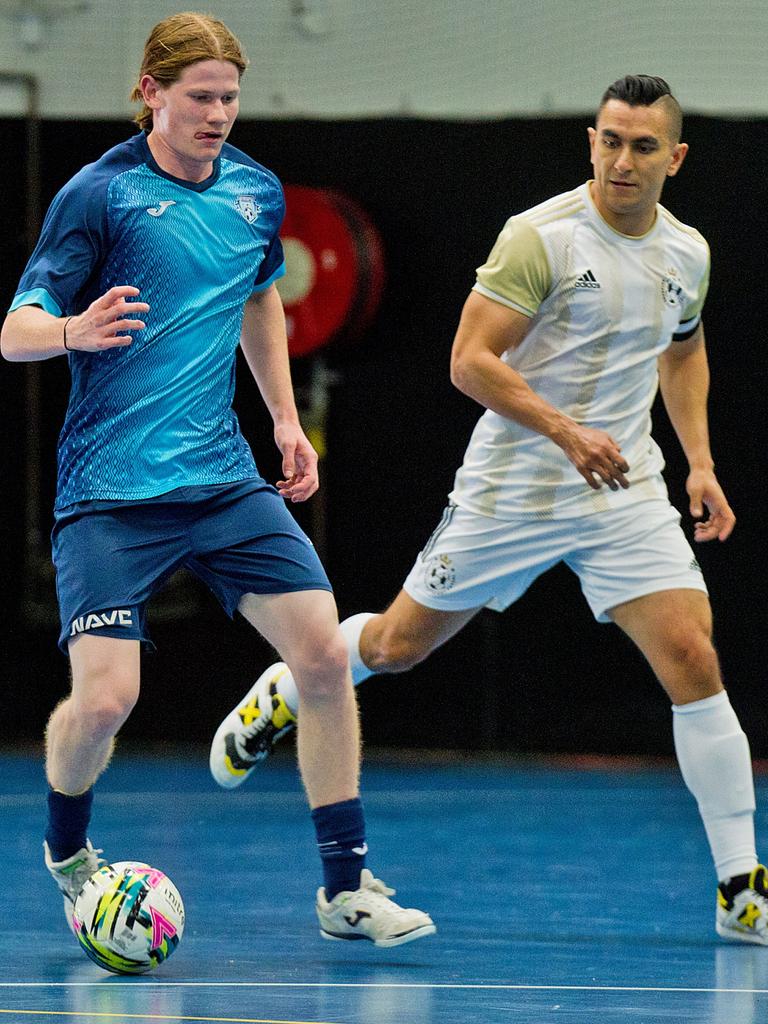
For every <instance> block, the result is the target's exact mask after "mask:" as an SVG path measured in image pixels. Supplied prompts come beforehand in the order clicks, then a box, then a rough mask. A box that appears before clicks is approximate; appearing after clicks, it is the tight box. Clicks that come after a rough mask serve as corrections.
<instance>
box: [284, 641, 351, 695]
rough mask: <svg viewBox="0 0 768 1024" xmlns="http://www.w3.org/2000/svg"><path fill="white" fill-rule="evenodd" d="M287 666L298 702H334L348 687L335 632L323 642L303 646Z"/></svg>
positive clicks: (344, 648)
mask: <svg viewBox="0 0 768 1024" xmlns="http://www.w3.org/2000/svg"><path fill="white" fill-rule="evenodd" d="M286 660H287V659H286ZM289 665H290V667H291V671H292V672H293V675H294V679H295V680H296V688H297V689H298V691H299V697H300V699H301V700H302V702H303V701H305V700H310V701H316V702H323V701H327V700H336V699H338V698H339V696H340V695H341V694H342V693H343V691H344V689H345V688H346V687H347V686H348V685H349V682H348V679H347V675H348V668H349V656H348V653H347V646H346V644H345V643H344V638H343V636H342V635H341V633H340V632H339V631H338V630H337V631H336V632H334V633H333V634H332V635H331V636H330V637H328V638H327V639H326V640H325V641H324V642H312V643H308V644H306V645H305V648H304V650H302V651H300V652H298V653H297V654H295V655H294V656H293V657H292V658H291V661H290V662H289Z"/></svg>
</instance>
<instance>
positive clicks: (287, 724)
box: [208, 661, 296, 789]
mask: <svg viewBox="0 0 768 1024" xmlns="http://www.w3.org/2000/svg"><path fill="white" fill-rule="evenodd" d="M287 671H288V666H287V665H286V664H285V663H284V662H282V661H279V662H278V663H277V664H276V665H270V667H269V668H268V669H267V670H266V671H265V672H262V674H261V675H260V676H259V678H258V679H257V680H256V682H255V683H254V684H253V686H252V687H251V689H250V690H249V691H248V693H246V695H245V697H243V699H242V700H241V701H240V703H239V704H238V705H237V707H236V708H234V709H233V710H232V711H230V713H229V714H228V715H227V717H226V718H225V719H224V721H223V722H222V723H221V725H220V726H219V728H218V729H217V730H216V735H215V736H214V737H213V742H212V743H211V754H210V758H209V762H208V763H209V765H210V768H211V775H212V776H213V777H214V779H215V780H216V782H218V784H219V785H220V786H223V787H224V789H235V788H236V787H237V786H241V785H242V784H243V783H244V782H245V780H246V779H247V778H248V776H249V775H250V774H251V772H252V771H253V769H254V768H255V767H256V765H257V764H259V763H260V762H261V761H264V760H265V759H266V758H267V757H269V755H270V754H271V753H272V748H273V746H274V744H275V743H276V742H277V741H278V740H279V739H280V737H281V736H285V734H286V733H288V732H290V731H291V729H293V728H294V726H295V725H296V716H295V715H294V714H293V712H292V711H291V709H290V708H289V707H288V705H287V704H286V703H285V701H284V700H283V697H282V695H281V694H279V693H278V692H277V684H278V683H279V681H280V678H281V676H283V675H285V673H286V672H287Z"/></svg>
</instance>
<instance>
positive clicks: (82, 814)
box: [45, 789, 93, 861]
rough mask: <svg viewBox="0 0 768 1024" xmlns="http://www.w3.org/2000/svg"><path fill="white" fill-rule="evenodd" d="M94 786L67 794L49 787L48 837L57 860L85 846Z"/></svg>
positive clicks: (63, 858)
mask: <svg viewBox="0 0 768 1024" xmlns="http://www.w3.org/2000/svg"><path fill="white" fill-rule="evenodd" d="M92 803H93V790H92V789H87V790H86V791H85V793H81V794H80V795H79V796H67V794H66V793H59V792H58V791H57V790H55V789H49V790H48V829H47V831H46V833H45V841H46V842H47V843H48V848H49V849H50V851H51V857H52V858H53V860H54V861H60V860H67V859H68V858H69V857H71V856H72V854H73V853H77V851H78V850H81V849H82V848H83V847H84V846H85V840H86V836H87V833H88V825H89V823H90V821H91V804H92Z"/></svg>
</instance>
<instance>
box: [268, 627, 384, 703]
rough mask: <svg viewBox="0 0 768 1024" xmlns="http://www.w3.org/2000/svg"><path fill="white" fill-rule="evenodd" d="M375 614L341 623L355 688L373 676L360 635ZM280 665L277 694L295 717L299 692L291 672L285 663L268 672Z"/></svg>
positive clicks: (274, 666)
mask: <svg viewBox="0 0 768 1024" xmlns="http://www.w3.org/2000/svg"><path fill="white" fill-rule="evenodd" d="M375 614H376V613H375V612H359V613H358V614H357V615H352V616H350V618H348V619H344V621H343V622H342V623H341V627H340V628H341V632H342V634H343V636H344V639H345V640H346V641H347V647H348V648H349V667H350V670H351V672H352V682H353V683H354V685H355V686H358V685H359V684H360V683H362V682H363V680H364V679H368V677H369V676H372V675H373V672H372V671H371V670H370V669H369V668H368V666H367V665H366V664H365V662H364V661H363V659H362V658H361V657H360V634H361V633H362V632H363V627H364V626H365V624H366V622H368V620H369V619H372V618H373V617H374V615H375ZM280 665H283V667H284V668H285V672H284V673H283V674H282V675H281V676H280V679H279V680H278V683H277V692H278V693H279V694H280V696H281V697H282V698H283V700H284V701H285V703H286V704H287V705H288V707H289V709H290V710H291V712H292V713H293V714H294V715H295V714H296V713H297V711H298V709H299V691H298V690H297V689H296V682H295V680H294V678H293V674H292V672H291V670H290V669H289V668H288V666H287V665H286V664H285V663H284V662H278V663H277V664H276V665H272V666H270V669H269V670H268V671H276V670H277V669H278V668H279V667H280Z"/></svg>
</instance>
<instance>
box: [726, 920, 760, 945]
mask: <svg viewBox="0 0 768 1024" xmlns="http://www.w3.org/2000/svg"><path fill="white" fill-rule="evenodd" d="M715 929H716V931H717V934H718V935H719V936H720V938H721V939H727V940H728V941H729V942H749V943H751V944H752V945H753V946H768V935H767V936H766V937H765V938H763V939H761V938H760V937H759V936H758V935H756V934H755V932H741V931H737V930H736V929H735V928H727V927H726V926H725V925H722V924H720V923H719V922H717V924H715Z"/></svg>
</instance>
